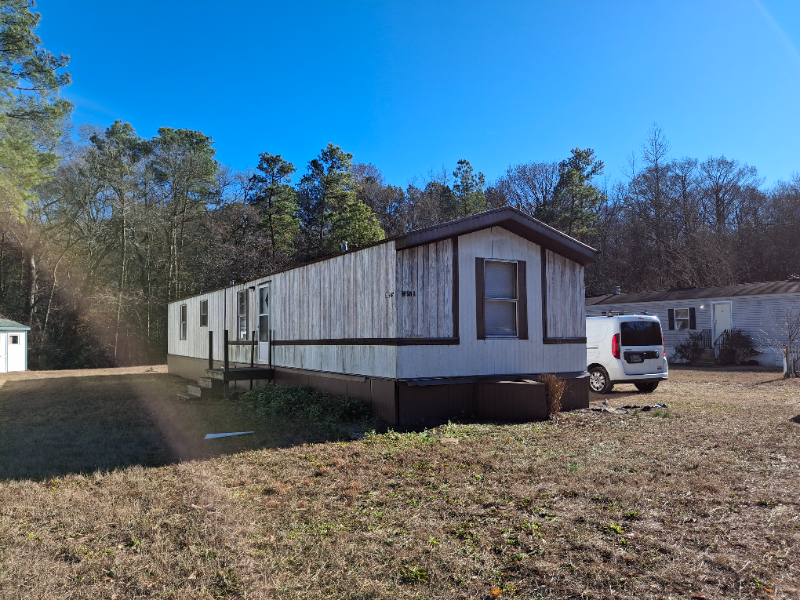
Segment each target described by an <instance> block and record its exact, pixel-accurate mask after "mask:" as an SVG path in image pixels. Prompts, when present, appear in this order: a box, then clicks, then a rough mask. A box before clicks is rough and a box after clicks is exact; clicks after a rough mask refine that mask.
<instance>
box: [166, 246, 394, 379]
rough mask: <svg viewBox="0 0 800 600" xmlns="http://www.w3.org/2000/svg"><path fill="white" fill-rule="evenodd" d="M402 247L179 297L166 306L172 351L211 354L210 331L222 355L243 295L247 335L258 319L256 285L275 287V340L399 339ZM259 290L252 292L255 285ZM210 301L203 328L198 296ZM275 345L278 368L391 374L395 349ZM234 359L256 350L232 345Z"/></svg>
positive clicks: (361, 253)
mask: <svg viewBox="0 0 800 600" xmlns="http://www.w3.org/2000/svg"><path fill="white" fill-rule="evenodd" d="M396 258H397V257H396V252H395V249H394V243H393V242H389V243H386V244H381V245H378V246H374V247H372V248H366V249H364V250H359V251H356V252H351V253H348V254H345V255H342V256H337V257H334V258H331V259H329V260H325V261H320V262H316V263H312V264H309V265H305V266H303V267H298V268H296V269H292V270H289V271H284V272H282V273H276V274H275V275H272V276H271V277H269V278H261V279H258V280H255V281H252V282H247V283H243V284H239V285H235V286H232V287H229V288H226V289H223V290H217V291H215V292H211V293H209V294H203V295H199V296H195V297H192V298H188V299H186V300H183V301H179V302H173V303H171V304H170V305H169V307H168V313H167V319H168V328H169V339H168V352H169V353H170V354H173V355H177V356H189V357H192V358H207V357H208V331H209V330H212V331H213V332H214V357H215V359H216V360H222V357H223V331H224V330H225V329H226V328H227V329H228V331H229V333H230V339H231V340H235V339H236V337H237V333H238V321H237V292H239V291H240V290H246V291H247V294H248V336H250V335H252V331H254V330H255V329H256V327H257V323H258V295H257V294H258V287H259V285H260V284H262V283H265V282H267V281H269V282H270V284H271V289H270V291H271V299H270V301H271V307H270V308H271V311H270V312H271V325H270V328H271V329H272V331H273V337H274V339H278V340H309V339H343V338H384V337H394V336H396V331H397V310H396V306H397V304H396V303H397V295H396V294H394V293H393V292H394V291H395V289H394V287H395V281H396V271H397V264H396ZM251 287H253V288H254V289H252V290H251V289H249V288H251ZM205 299H207V300H208V301H209V308H208V313H209V315H208V318H209V323H208V327H203V328H201V327H199V319H200V316H199V306H200V301H201V300H205ZM182 304H186V305H187V339H186V340H179V339H178V337H179V336H178V331H179V326H180V306H181V305H182ZM357 348H358V346H338V345H328V346H303V347H298V346H274V347H273V362H274V364H276V365H277V366H286V367H296V368H308V369H311V370H319V371H330V372H342V373H351V374H358V375H372V376H376V377H393V376H394V374H395V372H396V348H395V347H389V346H387V347H382V346H381V347H376V346H368V347H365V348H368V349H367V350H363V351H362V350H358V349H357ZM229 352H230V354H229V356H230V360H231V361H233V362H243V363H244V362H249V361H250V347H248V346H231V347H230V349H229Z"/></svg>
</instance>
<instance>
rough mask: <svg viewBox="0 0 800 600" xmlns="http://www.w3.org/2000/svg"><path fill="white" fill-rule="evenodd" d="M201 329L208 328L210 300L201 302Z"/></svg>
mask: <svg viewBox="0 0 800 600" xmlns="http://www.w3.org/2000/svg"><path fill="white" fill-rule="evenodd" d="M200 327H208V300H200Z"/></svg>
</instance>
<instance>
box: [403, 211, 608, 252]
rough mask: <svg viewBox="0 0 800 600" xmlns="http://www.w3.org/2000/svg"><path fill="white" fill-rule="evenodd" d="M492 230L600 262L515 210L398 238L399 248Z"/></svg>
mask: <svg viewBox="0 0 800 600" xmlns="http://www.w3.org/2000/svg"><path fill="white" fill-rule="evenodd" d="M490 227H502V228H504V229H507V230H508V231H510V232H511V233H513V234H515V235H518V236H520V237H521V238H524V239H526V240H528V241H531V242H533V243H535V244H538V245H540V246H542V247H543V248H547V249H548V250H551V251H553V252H555V253H557V254H560V255H561V256H565V257H566V258H568V259H570V260H572V261H575V262H577V263H579V264H581V265H587V264H589V263H593V262H597V251H596V250H595V249H594V248H591V247H590V246H587V245H586V244H582V243H581V242H579V241H578V240H575V239H573V238H571V237H569V236H567V235H565V234H563V233H561V232H560V231H558V230H556V229H553V228H552V227H548V226H547V225H545V224H544V223H541V222H539V221H537V220H535V219H532V218H531V217H528V216H527V215H525V214H523V213H521V212H519V211H518V210H515V209H513V208H504V209H499V210H496V211H489V212H485V213H480V214H477V215H474V216H472V217H466V218H464V219H459V220H458V221H451V222H450V223H445V224H443V225H436V226H434V227H430V228H428V229H421V230H419V231H413V232H411V233H408V234H406V235H405V236H403V237H401V238H399V239H397V241H396V242H395V248H396V249H397V250H402V249H404V248H414V247H416V246H422V245H424V244H430V243H433V242H437V241H440V240H443V239H447V238H451V237H455V236H459V235H466V234H468V233H473V232H475V231H480V230H482V229H489V228H490Z"/></svg>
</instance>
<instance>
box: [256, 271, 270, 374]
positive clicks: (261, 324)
mask: <svg viewBox="0 0 800 600" xmlns="http://www.w3.org/2000/svg"><path fill="white" fill-rule="evenodd" d="M269 301H270V297H269V284H266V285H262V286H261V287H260V288H258V333H257V335H258V362H260V363H268V362H269V342H270V335H269V308H270V307H269Z"/></svg>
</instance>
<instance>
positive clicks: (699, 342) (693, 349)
mask: <svg viewBox="0 0 800 600" xmlns="http://www.w3.org/2000/svg"><path fill="white" fill-rule="evenodd" d="M703 350H705V344H704V343H703V334H702V333H700V332H699V331H697V332H694V333H692V332H689V335H687V336H686V338H685V339H684V340H683V341H682V342H681V343H680V344H678V345H676V346H675V354H674V355H673V359H675V358H678V359H681V360H685V361H686V362H688V363H690V364H691V363H694V362H695V361H696V360H697V359H698V358H700V355H701V354H702V353H703Z"/></svg>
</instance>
